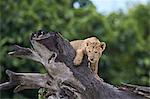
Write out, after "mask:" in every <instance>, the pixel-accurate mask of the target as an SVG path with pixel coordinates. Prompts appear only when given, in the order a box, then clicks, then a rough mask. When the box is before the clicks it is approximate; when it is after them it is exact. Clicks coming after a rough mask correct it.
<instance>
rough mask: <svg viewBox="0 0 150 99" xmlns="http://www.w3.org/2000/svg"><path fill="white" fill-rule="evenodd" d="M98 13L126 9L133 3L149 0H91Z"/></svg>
mask: <svg viewBox="0 0 150 99" xmlns="http://www.w3.org/2000/svg"><path fill="white" fill-rule="evenodd" d="M91 1H92V2H93V4H94V5H95V6H96V8H97V11H98V12H100V13H104V14H108V13H110V12H113V11H118V10H120V9H121V10H122V11H124V12H126V11H127V9H128V8H130V7H132V6H134V5H135V4H138V3H142V4H146V3H147V2H148V1H150V0H91Z"/></svg>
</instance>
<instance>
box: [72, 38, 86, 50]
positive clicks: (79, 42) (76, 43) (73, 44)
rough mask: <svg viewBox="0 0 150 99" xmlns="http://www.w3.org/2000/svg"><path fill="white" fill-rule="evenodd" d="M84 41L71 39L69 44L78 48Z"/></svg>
mask: <svg viewBox="0 0 150 99" xmlns="http://www.w3.org/2000/svg"><path fill="white" fill-rule="evenodd" d="M83 42H84V40H75V41H71V42H70V44H71V45H72V47H73V48H74V49H75V50H77V49H79V48H81V47H82V43H83Z"/></svg>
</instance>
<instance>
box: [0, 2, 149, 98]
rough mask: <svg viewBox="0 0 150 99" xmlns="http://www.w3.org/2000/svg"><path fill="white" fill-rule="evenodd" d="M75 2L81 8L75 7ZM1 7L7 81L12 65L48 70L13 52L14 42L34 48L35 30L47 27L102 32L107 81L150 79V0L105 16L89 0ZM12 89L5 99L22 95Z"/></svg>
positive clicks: (0, 51)
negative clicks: (32, 43)
mask: <svg viewBox="0 0 150 99" xmlns="http://www.w3.org/2000/svg"><path fill="white" fill-rule="evenodd" d="M75 2H77V3H79V4H80V7H79V8H74V7H73V4H74V3H75ZM0 9H2V11H1V13H0V18H1V20H0V24H1V28H0V68H1V69H0V72H1V75H0V79H1V82H4V81H6V80H8V79H6V78H7V76H6V74H5V70H6V69H10V70H13V71H15V72H42V73H44V72H45V70H44V69H43V67H42V66H41V64H38V63H35V62H33V61H30V60H26V59H20V58H13V57H10V56H8V55H7V53H8V52H9V51H10V49H11V48H10V45H13V44H19V45H21V46H25V47H29V37H30V35H31V33H32V32H34V31H37V30H39V29H44V30H47V31H52V30H54V31H60V32H61V33H62V35H63V36H64V37H65V38H67V39H68V40H74V39H84V38H87V37H90V36H96V37H98V38H99V39H100V40H101V41H105V42H106V44H107V48H106V50H105V52H104V55H103V56H102V58H101V60H100V76H101V77H102V78H103V79H104V80H106V81H107V82H109V83H113V84H117V85H119V84H121V82H125V83H132V84H139V85H146V86H148V85H149V84H150V80H149V75H150V45H149V43H150V20H149V18H150V13H149V12H150V3H147V4H146V5H142V4H140V5H137V6H135V7H134V8H131V9H129V11H128V13H122V12H114V13H110V14H109V15H105V16H104V15H101V14H99V13H98V12H97V11H96V8H95V6H94V5H93V4H92V3H91V2H90V1H89V0H85V1H84V2H81V0H36V1H35V0H3V1H2V0H1V1H0ZM11 92H12V91H10V92H9V93H8V92H2V94H3V95H2V98H8V97H10V98H13V97H14V98H15V97H22V96H18V95H17V96H16V95H14V96H13V95H12V93H11ZM28 94H29V93H28ZM26 97H33V96H32V95H28V96H26Z"/></svg>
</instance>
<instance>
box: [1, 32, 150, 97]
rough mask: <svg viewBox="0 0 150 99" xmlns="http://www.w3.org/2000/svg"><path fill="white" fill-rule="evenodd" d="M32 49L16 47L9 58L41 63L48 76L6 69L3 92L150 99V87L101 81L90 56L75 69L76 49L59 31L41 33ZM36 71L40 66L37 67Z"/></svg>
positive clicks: (32, 43)
mask: <svg viewBox="0 0 150 99" xmlns="http://www.w3.org/2000/svg"><path fill="white" fill-rule="evenodd" d="M30 42H31V45H32V48H31V49H30V48H23V47H20V46H17V45H15V46H14V50H13V51H12V52H10V53H9V55H12V56H16V57H22V58H28V59H32V60H34V61H37V62H40V63H41V64H42V65H43V66H44V68H45V70H46V71H47V73H46V74H40V73H15V72H12V71H10V70H6V74H7V75H8V76H9V78H10V81H9V82H6V83H2V84H0V90H6V89H10V88H15V89H14V92H18V91H21V90H24V89H39V88H45V89H47V93H46V95H45V96H46V99H145V98H150V96H149V94H150V88H149V87H140V86H134V85H126V84H124V86H123V87H119V88H117V87H114V86H113V85H110V84H108V83H105V82H104V81H101V80H97V79H96V78H95V74H94V73H92V71H91V70H90V68H88V61H87V56H84V59H83V62H82V63H81V65H80V66H74V64H73V59H74V57H75V54H76V53H75V50H74V49H73V48H72V46H71V45H70V43H69V41H67V40H66V39H64V38H63V37H62V36H61V35H60V34H59V33H57V32H48V33H46V32H44V31H38V32H36V33H33V34H32V36H31V39H30ZM35 68H36V66H35Z"/></svg>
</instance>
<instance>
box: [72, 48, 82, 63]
mask: <svg viewBox="0 0 150 99" xmlns="http://www.w3.org/2000/svg"><path fill="white" fill-rule="evenodd" d="M83 55H84V53H83V49H78V50H76V56H75V59H74V61H73V62H74V65H80V64H81V62H82V59H83Z"/></svg>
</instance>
